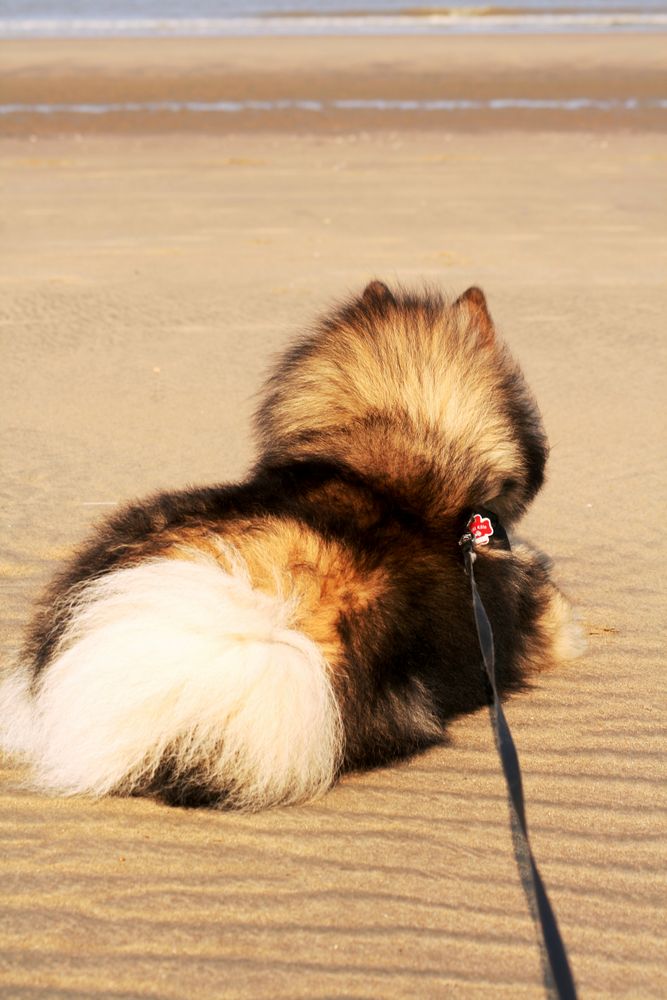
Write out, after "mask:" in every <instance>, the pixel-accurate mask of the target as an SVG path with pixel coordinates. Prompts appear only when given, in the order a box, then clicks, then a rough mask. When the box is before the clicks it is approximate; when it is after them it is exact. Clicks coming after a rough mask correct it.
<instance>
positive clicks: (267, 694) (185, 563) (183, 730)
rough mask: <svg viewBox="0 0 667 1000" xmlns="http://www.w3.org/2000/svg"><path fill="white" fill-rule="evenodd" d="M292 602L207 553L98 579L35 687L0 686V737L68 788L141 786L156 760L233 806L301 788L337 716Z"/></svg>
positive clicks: (326, 780) (302, 794) (336, 730)
mask: <svg viewBox="0 0 667 1000" xmlns="http://www.w3.org/2000/svg"><path fill="white" fill-rule="evenodd" d="M292 610H293V605H292V604H290V602H289V601H285V600H281V599H279V598H277V597H271V596H269V595H267V594H265V593H263V592H261V591H258V590H255V589H253V588H252V586H251V584H250V581H249V580H248V578H247V575H246V574H245V572H244V570H243V568H242V567H241V566H240V565H239V566H235V568H234V570H233V571H232V572H231V573H227V572H225V571H223V570H222V569H221V568H220V566H219V565H218V564H217V563H215V562H214V561H212V560H211V561H206V560H205V559H204V558H202V559H200V560H198V561H190V560H186V559H155V560H152V561H150V562H146V563H142V564H140V565H138V566H134V567H129V568H126V569H120V570H117V571H115V572H113V573H110V574H108V575H107V576H104V577H101V578H100V579H99V580H97V581H94V582H93V583H91V584H90V585H88V586H87V587H85V589H84V590H83V591H82V594H81V597H80V599H79V600H78V602H77V606H76V609H75V612H74V616H73V619H72V622H71V624H70V626H69V627H68V629H67V632H66V634H65V635H64V636H63V639H62V641H61V643H60V644H59V647H58V650H57V653H56V655H55V656H54V658H53V660H52V662H51V663H50V664H49V665H48V666H47V667H46V668H45V670H44V673H43V674H42V675H41V677H40V681H39V684H38V687H37V690H36V693H35V695H34V696H33V695H32V694H30V693H29V691H28V681H27V677H26V676H25V675H23V674H19V673H15V674H14V675H12V676H10V677H9V678H8V679H7V680H6V681H5V682H4V684H3V685H2V686H0V744H1V745H4V747H5V748H6V749H8V750H12V751H19V752H22V753H26V754H27V755H28V756H29V758H30V759H31V760H32V763H33V765H34V770H35V775H36V778H37V781H38V783H39V785H40V786H41V787H44V788H48V789H52V790H54V791H58V792H63V793H66V794H76V793H89V794H93V795H103V794H105V793H107V792H114V791H115V792H124V793H131V792H133V791H141V790H142V789H145V788H146V787H150V783H151V780H152V779H154V778H156V775H158V774H159V773H160V772H159V769H161V768H162V769H164V768H165V765H166V767H167V771H168V774H169V776H170V781H172V782H173V783H174V784H175V785H176V786H178V782H179V778H180V779H181V780H182V781H183V783H187V782H192V781H193V780H195V781H196V784H197V786H198V787H200V788H201V790H202V791H203V792H204V793H205V794H206V795H207V796H208V797H209V798H212V799H215V798H216V797H217V796H218V795H219V796H220V797H221V799H224V800H225V801H226V802H227V803H228V804H230V805H233V806H235V807H236V808H242V809H259V808H262V807H265V806H269V805H273V804H276V803H280V802H294V801H298V800H303V799H307V798H311V797H313V796H315V795H317V794H319V793H321V792H323V791H324V790H326V789H327V788H328V787H329V786H330V785H331V783H332V782H333V780H334V778H335V776H336V773H337V770H338V767H339V764H340V760H341V755H342V726H341V721H340V714H339V709H338V704H337V701H336V698H335V696H334V694H333V691H332V687H331V683H330V679H329V670H328V667H327V664H326V663H325V661H324V660H323V658H322V655H321V653H320V652H319V650H318V648H317V646H316V645H315V643H314V642H313V641H312V640H311V639H310V638H308V637H307V636H306V635H304V634H303V633H301V632H298V631H296V630H294V629H292V628H290V617H291V613H292ZM193 776H195V777H194V778H193ZM156 780H157V779H156Z"/></svg>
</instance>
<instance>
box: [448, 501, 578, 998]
mask: <svg viewBox="0 0 667 1000" xmlns="http://www.w3.org/2000/svg"><path fill="white" fill-rule="evenodd" d="M492 535H495V536H497V537H498V538H499V540H500V541H501V542H502V543H504V544H503V547H505V548H509V547H510V546H509V541H508V540H507V535H506V534H505V532H504V529H503V528H502V526H501V525H500V524H499V522H497V520H496V518H495V516H494V515H492V514H491V513H490V512H489V511H483V512H481V513H475V514H474V515H473V516H472V517H471V518H470V520H469V521H468V524H467V530H466V533H465V534H464V535H463V537H462V538H461V540H460V542H459V545H460V546H461V549H462V551H463V561H464V565H465V570H466V573H467V575H468V576H469V577H470V587H471V590H472V605H473V611H474V615H475V625H476V626H477V636H478V638H479V645H480V649H481V651H482V659H483V661H484V669H485V671H486V680H487V686H488V693H489V695H490V699H489V700H490V702H492V706H493V713H492V714H493V728H494V732H495V738H496V746H497V748H498V754H499V756H500V761H501V764H502V767H503V772H504V774H505V781H506V783H507V790H508V791H509V794H510V799H511V802H512V806H513V807H514V813H515V815H516V818H517V821H518V830H517V831H516V833H517V836H518V838H519V841H520V846H521V848H522V851H523V854H524V856H525V857H526V858H527V859H528V865H529V870H528V875H529V884H530V889H531V890H532V893H533V898H534V899H535V902H536V904H537V912H538V915H539V918H540V926H541V929H542V940H543V942H544V947H545V951H546V957H547V961H548V966H549V972H550V973H551V979H552V982H553V985H554V988H555V991H556V994H557V996H558V997H559V1000H577V991H576V987H575V985H574V978H573V976H572V970H571V969H570V963H569V962H568V958H567V952H566V950H565V945H564V944H563V939H562V938H561V935H560V931H559V929H558V922H557V920H556V915H555V913H554V911H553V909H552V907H551V903H550V902H549V897H548V895H547V891H546V889H545V888H544V883H543V882H542V878H541V876H540V873H539V870H538V867H537V864H536V862H535V859H534V857H533V852H532V850H531V847H530V840H529V838H528V824H527V822H526V807H525V803H524V798H523V785H522V781H521V768H520V766H519V757H518V754H517V752H516V747H515V745H514V740H513V739H512V734H511V732H510V728H509V726H508V725H507V719H506V718H505V713H504V712H503V709H502V706H501V704H500V699H499V698H498V689H497V687H496V665H495V663H496V658H495V650H494V645H493V630H492V628H491V622H490V621H489V618H488V615H487V613H486V610H485V608H484V605H483V604H482V600H481V598H480V596H479V591H478V590H477V584H476V583H475V574H474V573H473V568H472V567H473V563H474V562H475V559H476V558H477V555H476V552H475V546H476V545H485V544H487V543H488V541H489V538H490V537H491V536H492Z"/></svg>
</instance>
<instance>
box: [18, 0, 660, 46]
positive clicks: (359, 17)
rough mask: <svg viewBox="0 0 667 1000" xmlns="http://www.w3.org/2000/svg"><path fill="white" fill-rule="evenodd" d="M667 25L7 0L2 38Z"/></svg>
mask: <svg viewBox="0 0 667 1000" xmlns="http://www.w3.org/2000/svg"><path fill="white" fill-rule="evenodd" d="M618 31H633V32H656V31H667V0H577V2H572V0H561V2H560V3H558V2H554V0H507V3H503V2H502V0H496V3H495V4H494V3H493V2H491V3H488V2H487V3H480V2H474V0H444V2H443V3H437V2H432V3H428V0H427V2H426V3H425V2H424V0H190V2H188V0H70V2H66V0H1V2H0V38H38V37H104V36H126V37H133V36H135V37H136V36H139V37H150V36H207V35H209V36H229V37H240V36H259V35H278V36H279V35H333V34H336V35H340V34H344V35H364V34H373V35H383V34H394V35H395V34H405V35H410V34H507V33H539V34H544V33H549V32H596V33H597V32H618Z"/></svg>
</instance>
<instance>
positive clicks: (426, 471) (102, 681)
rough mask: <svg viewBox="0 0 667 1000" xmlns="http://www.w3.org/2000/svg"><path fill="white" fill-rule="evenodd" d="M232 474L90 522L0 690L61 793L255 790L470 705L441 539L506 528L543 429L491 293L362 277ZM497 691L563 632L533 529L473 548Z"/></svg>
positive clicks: (470, 641)
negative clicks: (478, 528) (527, 541)
mask: <svg viewBox="0 0 667 1000" xmlns="http://www.w3.org/2000/svg"><path fill="white" fill-rule="evenodd" d="M256 428H257V435H258V443H259V458H258V460H257V463H256V465H255V466H254V468H253V470H252V471H251V473H250V475H249V477H248V478H247V479H246V480H245V481H244V482H242V483H240V484H236V485H216V486H208V487H203V488H197V489H194V488H193V489H185V490H183V491H181V492H168V493H159V494H157V495H155V496H153V497H151V498H149V499H148V500H145V501H143V502H138V503H132V504H130V505H129V506H126V507H125V508H124V509H121V510H120V511H119V512H117V513H115V514H114V515H113V516H112V517H111V518H110V519H108V520H106V521H105V522H103V523H102V524H101V525H100V526H99V527H98V529H97V530H96V532H95V534H94V536H93V537H92V539H91V540H89V541H88V542H87V543H86V544H84V545H83V547H82V548H81V549H80V550H79V552H78V553H77V554H75V556H74V558H73V559H72V561H71V562H70V564H69V565H67V566H66V567H65V569H64V570H63V571H62V572H61V573H60V575H59V576H58V577H57V578H56V579H55V581H54V582H53V584H52V585H51V586H50V588H49V589H48V591H47V593H46V595H45V597H44V598H43V600H42V601H41V603H40V604H39V606H38V608H37V610H36V613H35V616H34V619H33V621H32V624H31V625H30V627H29V630H28V634H27V639H26V642H25V648H24V651H23V654H22V656H21V657H20V659H19V663H18V666H17V667H16V668H14V669H13V670H12V671H11V672H10V673H9V675H8V676H7V678H6V679H5V680H4V682H3V684H2V686H1V687H0V732H1V736H0V743H1V745H2V746H3V747H4V749H6V750H8V751H10V752H15V753H20V754H22V755H23V756H24V757H25V758H27V760H28V761H29V762H30V764H31V765H32V774H33V776H34V781H35V783H36V784H37V785H38V786H39V787H41V788H43V789H46V790H50V791H52V792H56V793H62V794H77V793H79V794H80V793H84V794H90V795H94V796H101V795H105V794H127V795H149V796H153V797H157V798H159V799H162V800H163V801H165V802H167V803H170V804H174V805H183V806H199V805H204V806H214V807H219V808H236V809H242V810H248V811H251V810H258V809H262V808H266V807H269V806H274V805H278V804H284V803H293V802H301V801H305V800H308V799H311V798H313V797H315V796H318V795H321V794H322V793H323V792H324V791H326V790H327V789H329V788H330V787H331V786H332V785H333V784H334V782H335V781H336V780H337V778H338V777H339V776H340V775H341V774H343V773H344V772H348V771H352V770H357V769H364V768H374V767H377V766H380V765H387V764H389V763H391V762H392V761H396V760H399V759H401V758H405V757H407V756H410V755H412V754H415V753H417V752H420V751H423V750H425V749H426V748H428V747H429V746H432V745H433V744H437V743H439V742H442V740H443V738H444V735H445V730H446V726H447V723H448V722H449V721H450V720H451V719H453V718H455V717H456V716H460V715H461V714H463V713H466V712H472V711H475V710H476V709H478V708H480V707H481V706H483V705H484V704H485V703H486V700H487V696H486V689H485V685H484V681H483V675H482V671H481V668H480V651H479V645H478V640H477V636H476V632H475V625H474V620H473V612H472V606H471V599H470V590H469V581H468V580H467V578H466V575H465V572H464V568H463V561H462V558H461V550H460V547H459V539H460V537H461V535H462V533H463V532H464V531H465V530H466V525H467V524H468V522H469V518H470V517H471V514H472V513H474V512H475V510H477V509H479V508H482V509H486V510H488V511H489V512H492V516H493V517H494V518H495V519H497V523H498V524H500V525H504V526H505V528H509V529H511V528H512V526H513V525H514V524H515V523H516V521H517V519H518V518H519V517H520V515H521V514H522V513H523V512H524V511H525V509H526V507H527V505H528V504H529V503H530V501H531V500H532V498H533V497H534V496H535V494H536V493H537V492H538V490H539V489H540V487H541V485H542V482H543V478H544V468H545V462H546V459H547V451H548V446H547V440H546V437H545V434H544V430H543V427H542V422H541V419H540V415H539V412H538V409H537V406H536V403H535V401H534V399H533V397H532V395H531V393H530V391H529V390H528V387H527V386H526V383H525V381H524V378H523V376H522V373H521V371H520V369H519V367H518V365H517V364H516V362H515V361H514V360H513V358H512V357H511V355H510V353H509V351H508V349H507V347H506V346H505V345H504V343H503V342H502V341H501V339H500V337H499V336H498V335H497V333H496V330H495V327H494V324H493V321H492V319H491V316H490V314H489V310H488V307H487V303H486V299H485V296H484V294H483V293H482V292H481V291H480V290H479V289H478V288H474V287H473V288H470V289H468V291H466V292H464V293H463V294H462V295H461V296H460V297H459V298H457V299H456V300H455V301H452V300H448V299H446V298H445V297H444V296H442V295H441V294H439V293H437V292H434V291H429V290H426V291H418V292H412V291H410V290H405V289H396V290H394V291H391V290H390V289H389V288H388V287H387V285H385V284H383V283H382V282H380V281H373V282H371V283H370V284H369V285H368V287H366V289H365V290H364V292H363V294H361V295H359V296H358V297H356V298H354V299H351V300H349V301H347V302H345V303H343V304H342V305H340V306H339V307H338V308H336V309H334V310H333V311H332V312H330V313H329V314H328V315H326V316H324V317H323V318H322V319H321V320H320V321H319V322H318V323H317V324H316V325H315V327H314V328H313V330H312V331H311V332H309V333H308V334H307V335H306V336H304V337H302V339H300V340H299V341H298V342H297V343H296V345H295V346H293V347H292V348H291V349H290V350H288V351H287V353H286V354H285V355H284V357H283V358H282V360H281V361H280V362H279V364H278V365H277V367H276V368H275V370H274V372H273V374H272V375H271V377H270V378H269V379H268V383H267V385H266V387H265V391H264V394H263V397H262V400H261V404H260V406H259V409H258V413H257V417H256ZM476 577H477V582H478V587H479V590H480V593H481V595H482V598H483V601H484V604H485V606H486V609H487V612H488V615H489V618H490V620H491V623H492V626H493V632H494V637H495V646H496V660H497V666H496V670H497V683H498V688H499V690H500V692H501V694H502V695H507V694H508V693H510V692H512V691H515V690H518V689H520V688H522V687H523V686H525V684H526V681H527V678H528V677H529V676H530V674H531V673H532V672H533V671H535V670H537V669H541V668H544V667H547V666H551V665H555V664H558V663H560V662H562V661H564V660H566V659H568V658H570V657H571V656H574V655H576V654H577V653H578V652H579V640H578V635H577V627H576V625H575V623H574V620H573V615H572V612H571V609H570V606H569V605H568V603H567V601H566V600H565V598H564V597H563V596H562V595H561V593H560V592H559V591H558V590H557V589H556V587H555V586H554V584H553V583H552V582H551V580H550V578H549V570H548V564H547V561H546V560H545V558H544V557H543V556H541V555H540V554H538V553H537V552H534V551H532V550H530V549H529V548H527V547H526V546H515V547H514V548H513V550H511V551H510V550H509V548H508V547H507V546H493V545H489V546H486V547H482V546H480V547H479V550H478V563H477V566H476Z"/></svg>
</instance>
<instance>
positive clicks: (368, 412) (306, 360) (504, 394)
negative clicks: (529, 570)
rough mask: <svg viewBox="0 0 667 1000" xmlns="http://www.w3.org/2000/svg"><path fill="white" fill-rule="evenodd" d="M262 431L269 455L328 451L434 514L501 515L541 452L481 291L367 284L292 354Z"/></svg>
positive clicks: (532, 413)
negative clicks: (482, 510) (474, 511)
mask: <svg viewBox="0 0 667 1000" xmlns="http://www.w3.org/2000/svg"><path fill="white" fill-rule="evenodd" d="M258 428H259V433H260V440H261V444H262V451H263V455H264V457H266V458H269V459H272V458H273V459H283V458H286V457H298V456H306V455H307V456H309V457H327V458H330V459H331V458H333V459H336V460H338V461H343V462H346V463H347V464H349V465H351V466H352V467H353V468H355V469H356V470H357V471H360V472H362V473H364V474H365V475H367V476H369V477H370V478H372V479H374V480H375V481H376V482H379V483H380V484H382V485H385V486H386V485H390V486H392V487H393V488H395V489H400V491H401V493H402V494H403V495H404V496H406V495H407V496H410V497H411V498H412V500H413V502H414V503H416V504H417V505H418V506H421V507H427V508H428V509H429V510H430V511H436V510H437V511H438V512H439V513H443V512H445V511H446V512H449V513H453V512H455V511H459V510H461V509H462V508H464V507H467V506H474V505H479V504H481V505H484V506H487V507H491V508H492V509H494V510H495V511H496V512H497V513H498V515H499V516H500V517H501V518H502V519H503V520H505V521H507V522H508V523H509V522H511V521H512V520H514V519H515V518H516V517H517V516H518V515H519V514H520V513H521V512H522V511H523V509H524V508H525V506H526V505H527V503H528V502H529V501H530V500H531V498H532V497H533V496H534V495H535V493H536V492H537V490H538V489H539V488H540V486H541V484H542V480H543V476H544V466H545V461H546V456H547V443H546V438H545V436H544V432H543V429H542V423H541V419H540V416H539V412H538V410H537V406H536V404H535V401H534V399H533V397H532V395H531V393H530V392H529V390H528V388H527V386H526V383H525V380H524V378H523V375H522V373H521V370H520V369H519V367H518V365H517V364H516V362H515V361H514V360H513V358H512V357H511V355H510V353H509V351H508V349H507V347H506V346H505V344H504V343H503V342H502V340H501V339H500V338H499V337H498V335H497V333H496V330H495V326H494V323H493V321H492V319H491V316H490V313H489V310H488V307H487V303H486V298H485V296H484V294H483V293H482V291H481V290H480V289H479V288H469V289H468V290H467V291H466V292H464V293H463V295H461V296H460V297H459V298H458V299H456V300H455V301H453V302H452V301H448V300H446V299H445V298H444V297H443V296H441V295H440V294H438V293H434V292H432V291H422V292H419V293H414V292H411V291H406V290H403V289H398V290H393V291H392V290H391V289H390V288H389V287H388V286H387V285H385V284H384V283H382V282H380V281H373V282H371V283H370V284H369V285H368V286H367V287H366V289H365V290H364V292H363V293H362V294H361V295H360V296H358V297H356V298H354V299H352V300H350V301H348V302H346V303H344V304H343V305H342V306H340V307H339V308H337V309H335V310H334V311H333V312H332V313H331V314H329V315H327V316H324V317H323V318H322V319H321V320H320V322H319V323H318V325H317V326H316V328H315V330H314V332H313V333H311V334H310V335H309V336H307V337H306V338H304V339H303V340H301V341H300V342H299V343H298V344H297V345H296V346H295V347H293V348H292V349H291V350H290V351H288V353H287V354H286V356H285V357H284V358H283V360H282V362H281V363H280V365H279V366H278V368H277V370H276V372H275V373H274V375H273V376H272V378H271V379H270V380H269V383H268V386H267V394H266V399H265V402H264V404H263V405H262V407H261V408H260V411H259V414H258Z"/></svg>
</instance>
